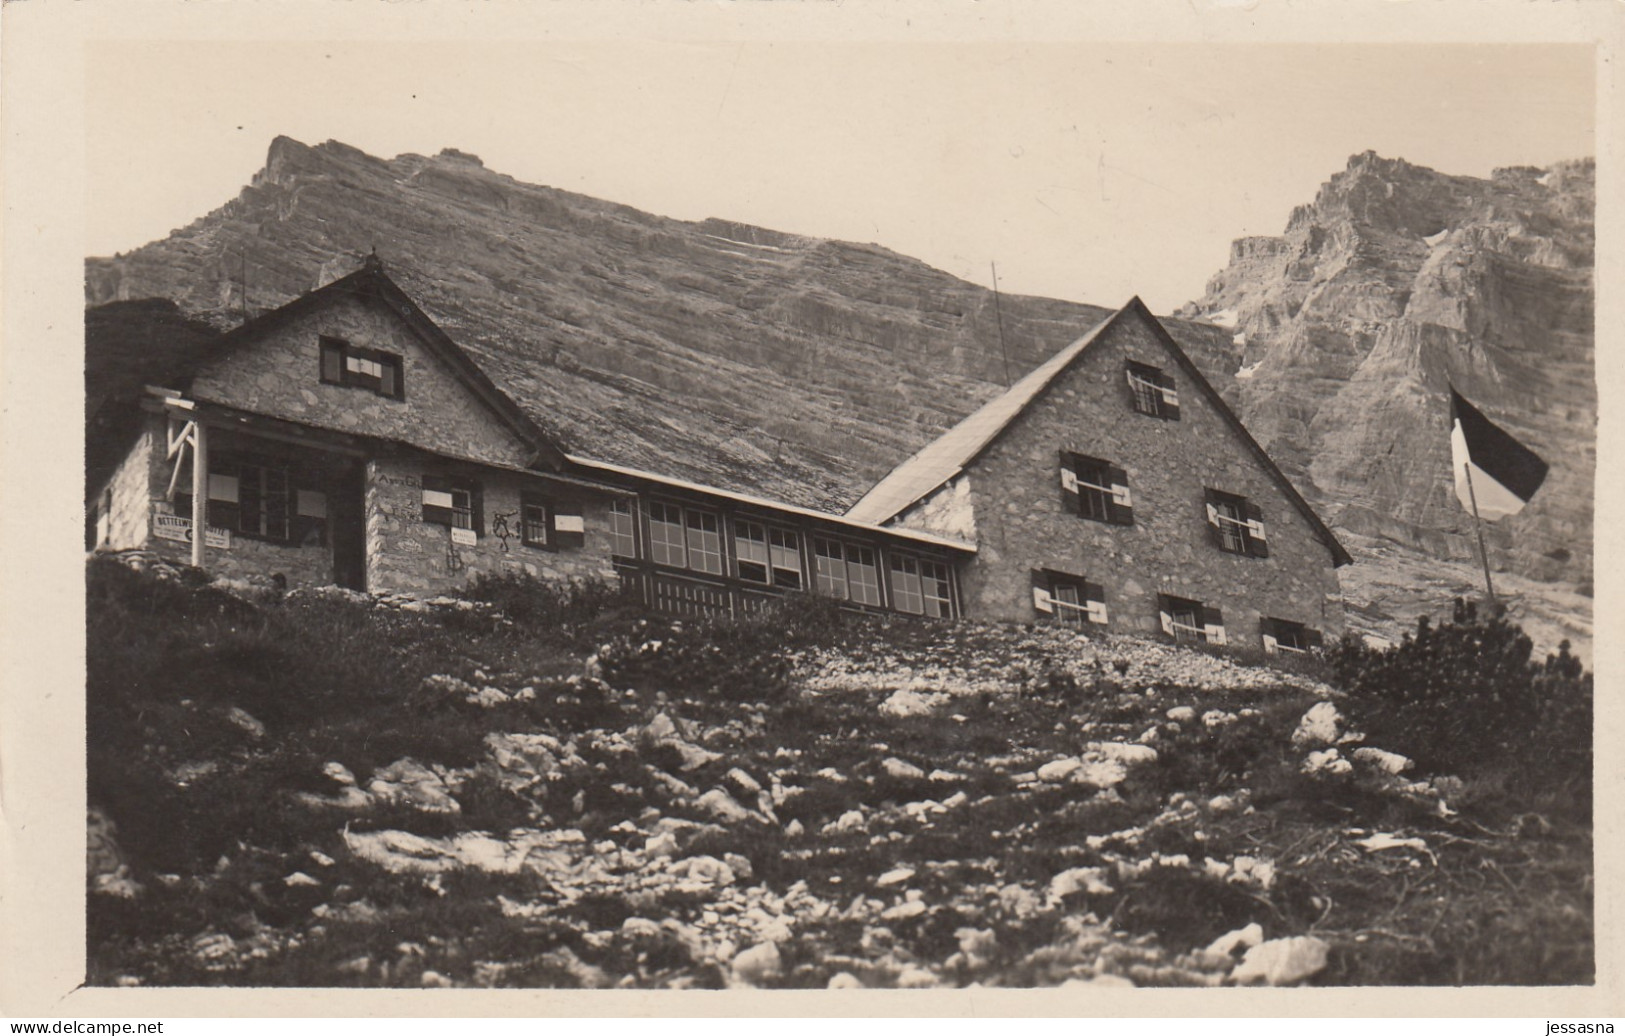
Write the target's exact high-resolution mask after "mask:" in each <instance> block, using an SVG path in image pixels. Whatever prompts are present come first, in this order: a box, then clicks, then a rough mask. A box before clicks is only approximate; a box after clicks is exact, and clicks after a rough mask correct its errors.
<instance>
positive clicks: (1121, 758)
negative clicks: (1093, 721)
mask: <svg viewBox="0 0 1625 1036" xmlns="http://www.w3.org/2000/svg"><path fill="white" fill-rule="evenodd" d="M1088 753H1089V754H1090V755H1093V756H1095V757H1097V758H1100V759H1107V760H1110V761H1112V762H1115V763H1122V764H1123V765H1124V766H1140V765H1142V764H1145V763H1154V762H1156V761H1157V750H1156V749H1155V748H1152V747H1151V746H1150V745H1131V744H1126V743H1124V742H1122V741H1091V742H1089V745H1088Z"/></svg>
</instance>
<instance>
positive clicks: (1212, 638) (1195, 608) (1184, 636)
mask: <svg viewBox="0 0 1625 1036" xmlns="http://www.w3.org/2000/svg"><path fill="white" fill-rule="evenodd" d="M1157 610H1158V612H1159V617H1160V618H1161V620H1162V632H1164V633H1166V634H1168V635H1169V636H1170V637H1173V638H1174V640H1175V641H1178V642H1180V643H1189V644H1223V643H1225V642H1226V641H1225V636H1224V615H1223V614H1222V613H1221V612H1220V611H1219V609H1217V608H1209V607H1206V606H1205V605H1203V604H1202V602H1201V601H1191V600H1187V599H1185V598H1183V597H1172V596H1170V595H1168V594H1158V595H1157Z"/></svg>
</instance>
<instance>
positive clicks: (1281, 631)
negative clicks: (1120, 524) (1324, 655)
mask: <svg viewBox="0 0 1625 1036" xmlns="http://www.w3.org/2000/svg"><path fill="white" fill-rule="evenodd" d="M1033 606H1034V607H1035V608H1036V609H1037V610H1038V611H1039V612H1042V613H1044V614H1046V615H1052V616H1054V618H1055V621H1056V622H1059V623H1061V624H1062V625H1066V626H1076V627H1085V626H1087V625H1089V624H1091V623H1093V624H1098V625H1105V624H1107V622H1108V614H1107V611H1106V594H1105V590H1104V588H1103V587H1101V585H1100V584H1099V583H1091V582H1089V581H1088V580H1086V579H1083V578H1081V577H1079V576H1072V575H1067V574H1065V573H1060V572H1052V571H1049V570H1047V569H1040V570H1038V571H1035V572H1034V573H1033ZM1157 611H1158V617H1159V619H1160V620H1161V624H1162V631H1163V632H1164V633H1166V634H1168V635H1169V636H1170V637H1173V638H1174V640H1175V641H1178V642H1182V643H1200V644H1225V643H1227V639H1226V634H1225V628H1224V614H1223V612H1221V611H1220V610H1219V609H1218V608H1211V607H1208V606H1207V605H1204V604H1203V603H1202V602H1201V601H1193V600H1190V599H1188V598H1184V597H1174V596H1172V595H1169V594H1158V595H1157ZM1259 635H1260V638H1261V640H1262V642H1263V647H1264V650H1265V652H1267V653H1269V654H1275V653H1277V652H1280V651H1286V652H1291V653H1294V654H1301V653H1304V652H1307V651H1309V650H1311V649H1313V648H1318V647H1320V646H1321V635H1320V631H1318V630H1314V629H1310V628H1309V627H1307V626H1305V625H1304V624H1303V623H1301V622H1293V621H1291V620H1289V619H1278V618H1273V617H1265V618H1261V619H1260V620H1259Z"/></svg>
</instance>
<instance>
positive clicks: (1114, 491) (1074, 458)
mask: <svg viewBox="0 0 1625 1036" xmlns="http://www.w3.org/2000/svg"><path fill="white" fill-rule="evenodd" d="M1133 503H1134V501H1133V498H1132V497H1130V496H1129V491H1128V473H1127V472H1125V471H1124V470H1123V469H1122V468H1118V467H1113V466H1112V465H1110V464H1108V463H1106V462H1105V461H1103V460H1097V459H1096V458H1094V457H1084V456H1080V455H1078V454H1076V453H1067V452H1065V451H1063V452H1062V453H1061V505H1062V506H1063V507H1064V508H1066V509H1067V510H1068V511H1071V512H1072V513H1073V514H1076V515H1078V516H1079V517H1081V518H1088V519H1090V520H1091V521H1096V522H1108V523H1110V524H1112V525H1133V524H1134V507H1133Z"/></svg>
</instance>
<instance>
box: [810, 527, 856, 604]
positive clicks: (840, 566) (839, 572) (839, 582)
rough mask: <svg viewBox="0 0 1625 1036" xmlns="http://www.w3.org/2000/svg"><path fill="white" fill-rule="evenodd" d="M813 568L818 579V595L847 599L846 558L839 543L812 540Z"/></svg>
mask: <svg viewBox="0 0 1625 1036" xmlns="http://www.w3.org/2000/svg"><path fill="white" fill-rule="evenodd" d="M813 567H814V569H815V570H816V573H817V577H818V592H819V593H821V594H828V595H829V596H831V597H834V598H838V599H839V600H842V601H844V600H846V599H847V597H848V596H849V594H848V591H847V585H846V556H845V552H844V551H843V550H842V548H841V545H840V544H839V543H836V542H835V541H834V540H820V539H815V540H813Z"/></svg>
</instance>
